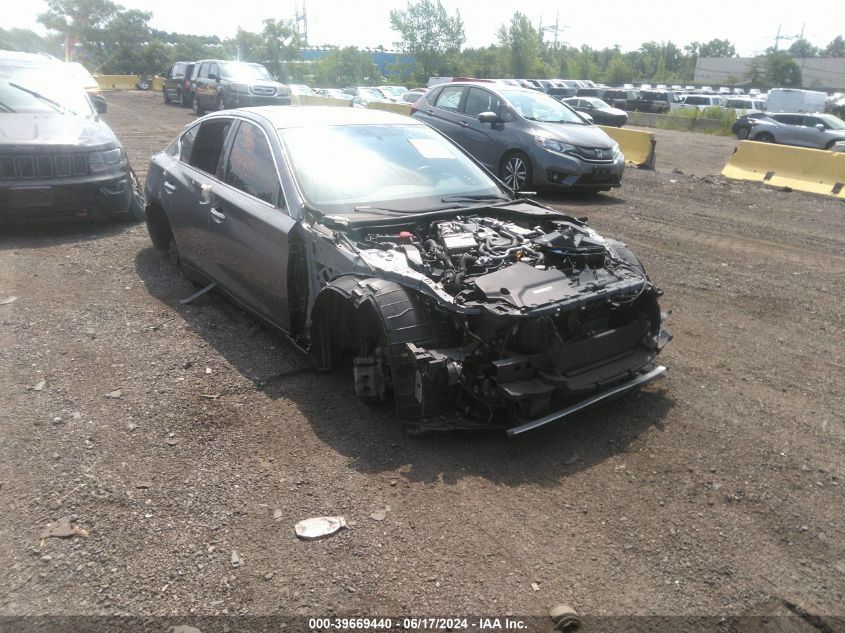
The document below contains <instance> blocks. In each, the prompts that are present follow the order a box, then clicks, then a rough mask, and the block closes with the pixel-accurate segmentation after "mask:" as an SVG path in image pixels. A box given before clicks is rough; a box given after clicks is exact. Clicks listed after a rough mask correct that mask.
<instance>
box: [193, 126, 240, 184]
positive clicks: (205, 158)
mask: <svg viewBox="0 0 845 633" xmlns="http://www.w3.org/2000/svg"><path fill="white" fill-rule="evenodd" d="M231 125H232V120H231V119H210V120H208V121H204V122H203V123H201V124H200V125H199V126H198V127H199V131H198V132H197V135H196V139H195V140H194V145H193V149H192V150H191V158H190V160H189V161H188V163H189V164H190V165H193V166H194V167H196V168H197V169H201V170H202V171H204V172H206V173H207V174H211V175H212V176H213V175H215V174H217V169H218V166H219V164H220V154H221V153H222V152H223V143H224V142H225V140H226V135H227V134H228V133H229V128H230V127H231Z"/></svg>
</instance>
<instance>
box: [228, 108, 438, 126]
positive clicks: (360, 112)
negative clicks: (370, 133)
mask: <svg viewBox="0 0 845 633" xmlns="http://www.w3.org/2000/svg"><path fill="white" fill-rule="evenodd" d="M237 113H247V114H251V115H253V116H256V117H261V118H263V119H265V120H266V121H268V122H269V123H270V124H271V125H272V126H273V127H275V128H278V129H284V128H298V127H329V126H333V125H425V124H424V123H422V122H420V121H418V120H417V119H413V118H411V117H409V116H405V115H403V114H397V113H395V112H386V111H384V110H370V109H369V108H337V107H333V106H308V107H297V106H260V107H255V108H240V109H238V110H237ZM221 114H223V113H221ZM230 114H231V113H230Z"/></svg>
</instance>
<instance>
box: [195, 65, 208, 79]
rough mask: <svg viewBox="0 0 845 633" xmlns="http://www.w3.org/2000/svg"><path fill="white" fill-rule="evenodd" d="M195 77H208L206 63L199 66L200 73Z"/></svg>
mask: <svg viewBox="0 0 845 633" xmlns="http://www.w3.org/2000/svg"><path fill="white" fill-rule="evenodd" d="M197 77H199V78H205V77H208V62H206V63H204V64H200V71H199V73H198V74H197Z"/></svg>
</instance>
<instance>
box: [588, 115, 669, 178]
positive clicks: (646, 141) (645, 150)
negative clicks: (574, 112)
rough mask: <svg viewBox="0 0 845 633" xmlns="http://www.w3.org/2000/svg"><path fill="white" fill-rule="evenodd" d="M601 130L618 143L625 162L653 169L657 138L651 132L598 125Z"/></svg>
mask: <svg viewBox="0 0 845 633" xmlns="http://www.w3.org/2000/svg"><path fill="white" fill-rule="evenodd" d="M598 127H600V128H601V129H602V130H604V131H605V132H607V135H608V136H609V137H610V138H612V139H613V140H614V141H616V142H617V143H619V147H620V149H621V150H622V153H623V154H624V155H625V162H626V163H632V164H634V165H636V166H637V167H643V168H645V169H654V158H655V147H656V145H657V140H656V139H655V138H654V133H653V132H642V131H640V130H627V129H625V128H621V127H610V126H606V125H599V126H598Z"/></svg>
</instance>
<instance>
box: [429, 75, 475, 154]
mask: <svg viewBox="0 0 845 633" xmlns="http://www.w3.org/2000/svg"><path fill="white" fill-rule="evenodd" d="M465 94H466V88H465V87H464V86H451V85H448V84H447V85H445V86H443V88H442V89H440V90H439V91H438V92H436V93H435V94H434V95H432V96H431V97H430V98H429V99H428V100H427V101H428V104H429V105H428V106H426V107H424V108H420V110H419V113H420V114H421V115H422V116H421V117H420V118H421V119H422V120H424V121H425V122H426V123H428V124H429V125H431V126H432V127H434V128H437V129H438V130H440V131H441V132H443V134H445V135H446V136H448V137H449V138H451V139H452V140H453V141H455V142H456V143H458V144H459V145H461V146H463V144H464V142H465V136H466V134H465V130H466V128H465V127H464V126H461V125H460V124H459V121H462V120H463V118H462V116H461V114H460V109H461V105H462V103H463V100H464V96H465ZM432 100H433V103H432Z"/></svg>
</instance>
